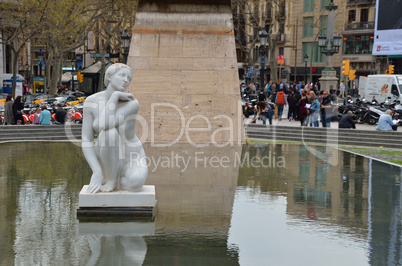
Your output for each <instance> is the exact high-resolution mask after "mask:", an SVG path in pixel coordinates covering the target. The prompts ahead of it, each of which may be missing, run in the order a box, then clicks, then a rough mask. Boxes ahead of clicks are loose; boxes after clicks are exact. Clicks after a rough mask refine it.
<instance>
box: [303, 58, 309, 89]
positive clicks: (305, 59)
mask: <svg viewBox="0 0 402 266" xmlns="http://www.w3.org/2000/svg"><path fill="white" fill-rule="evenodd" d="M303 59H304V83H305V84H307V62H308V55H307V54H305V55H304V58H303Z"/></svg>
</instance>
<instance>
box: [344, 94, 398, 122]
mask: <svg viewBox="0 0 402 266" xmlns="http://www.w3.org/2000/svg"><path fill="white" fill-rule="evenodd" d="M388 109H389V110H391V111H392V114H391V116H392V119H393V120H402V105H401V102H400V101H399V100H397V101H394V102H391V100H387V101H385V102H382V103H379V102H378V101H377V100H376V99H375V98H373V99H372V100H371V101H367V100H366V99H361V100H360V99H356V100H355V101H353V100H348V101H347V104H344V105H338V118H340V117H341V116H342V115H343V114H346V113H347V112H348V111H352V112H353V114H354V118H355V119H356V120H357V121H358V122H359V123H360V124H364V123H367V124H369V125H375V124H377V122H378V119H379V118H380V116H381V115H382V114H384V113H385V111H387V110H388Z"/></svg>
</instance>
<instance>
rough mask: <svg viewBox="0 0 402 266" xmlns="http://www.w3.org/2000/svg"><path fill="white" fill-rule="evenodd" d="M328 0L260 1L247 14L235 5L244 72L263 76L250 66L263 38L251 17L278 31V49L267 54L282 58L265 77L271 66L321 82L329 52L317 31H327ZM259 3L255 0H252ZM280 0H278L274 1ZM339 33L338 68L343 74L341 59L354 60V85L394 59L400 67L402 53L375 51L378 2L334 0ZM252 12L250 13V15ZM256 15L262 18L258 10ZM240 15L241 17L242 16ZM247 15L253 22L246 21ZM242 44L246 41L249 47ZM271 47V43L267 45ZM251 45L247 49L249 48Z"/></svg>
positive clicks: (281, 75)
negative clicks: (378, 53) (379, 53)
mask: <svg viewBox="0 0 402 266" xmlns="http://www.w3.org/2000/svg"><path fill="white" fill-rule="evenodd" d="M249 2H251V1H249ZM330 2H331V1H330V0H303V1H283V5H282V6H281V5H275V4H273V3H274V2H273V1H272V2H271V1H259V2H258V4H252V5H251V7H252V8H251V12H248V14H247V15H246V16H240V15H238V14H237V13H238V12H241V11H242V10H246V9H245V8H237V9H234V11H233V13H234V21H235V25H236V23H239V24H241V25H242V26H241V27H236V26H235V29H240V30H237V31H236V32H235V34H236V35H238V36H237V42H238V43H237V55H238V62H239V75H240V77H247V76H248V77H249V79H250V80H252V79H254V80H256V81H258V80H259V76H258V75H259V72H258V71H255V72H256V73H250V67H251V66H254V68H255V69H258V68H259V67H260V65H259V62H260V61H259V50H258V49H259V40H258V32H253V31H256V27H255V24H253V23H252V22H253V21H259V25H260V26H261V25H262V26H264V25H265V27H266V28H269V29H270V31H269V34H271V35H273V36H275V37H274V38H273V39H275V50H274V51H270V52H269V53H268V60H271V59H272V57H273V60H275V61H276V59H277V57H278V55H283V64H282V65H276V68H275V69H271V67H270V65H269V64H266V66H265V67H266V70H265V75H266V76H265V81H269V80H271V76H272V75H271V74H272V71H276V72H277V76H278V80H277V81H282V82H289V81H294V82H299V81H306V82H318V81H319V78H320V77H321V72H322V70H323V69H324V68H325V67H326V55H324V54H322V53H321V52H320V48H319V47H318V36H319V35H326V27H327V20H328V11H327V10H326V8H325V7H326V6H328V4H329V3H330ZM253 3H255V1H253ZM275 3H276V2H275ZM334 4H335V5H336V6H337V9H336V10H335V27H334V33H335V35H340V36H342V40H343V41H342V45H341V47H340V48H339V52H338V53H336V54H334V55H333V62H334V70H335V71H336V72H337V77H338V78H340V80H345V77H343V75H342V73H341V72H342V71H341V68H342V61H344V60H346V59H348V60H350V67H351V69H354V70H356V79H355V85H358V79H359V76H367V75H369V74H384V73H385V71H386V70H387V69H388V66H389V65H390V64H394V65H395V73H401V72H402V54H401V55H397V56H373V55H372V49H373V43H374V27H375V8H376V1H373V0H339V1H334ZM250 14H252V15H250ZM257 15H258V19H256V16H257ZM239 18H240V19H239ZM247 18H250V19H252V22H247V21H245V20H246V19H247ZM244 47H247V48H246V49H245V48H244ZM268 50H269V49H268ZM247 51H249V53H247Z"/></svg>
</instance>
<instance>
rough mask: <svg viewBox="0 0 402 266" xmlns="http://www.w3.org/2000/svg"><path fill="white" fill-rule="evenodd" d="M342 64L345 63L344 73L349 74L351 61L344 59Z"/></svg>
mask: <svg viewBox="0 0 402 266" xmlns="http://www.w3.org/2000/svg"><path fill="white" fill-rule="evenodd" d="M342 64H343V67H342V69H343V71H342V74H343V75H345V76H348V75H349V67H350V61H349V60H345V61H342Z"/></svg>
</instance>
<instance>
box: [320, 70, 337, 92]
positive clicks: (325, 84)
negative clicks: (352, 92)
mask: <svg viewBox="0 0 402 266" xmlns="http://www.w3.org/2000/svg"><path fill="white" fill-rule="evenodd" d="M321 74H322V76H321V78H320V82H321V90H322V91H327V92H329V90H330V89H335V90H336V85H337V84H338V80H339V79H338V78H337V77H336V71H335V70H326V69H324V70H323V71H322V73H321Z"/></svg>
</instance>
